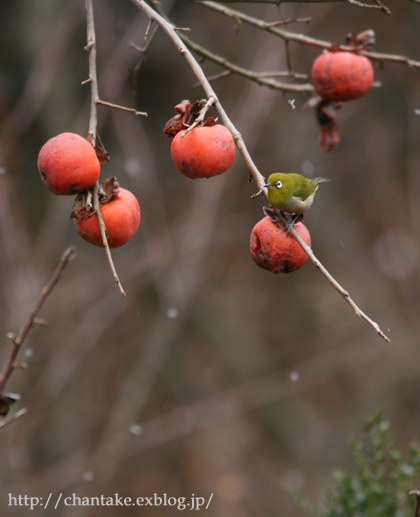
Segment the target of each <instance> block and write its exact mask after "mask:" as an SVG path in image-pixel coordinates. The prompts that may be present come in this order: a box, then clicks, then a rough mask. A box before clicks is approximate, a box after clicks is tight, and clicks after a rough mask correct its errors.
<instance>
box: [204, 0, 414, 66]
mask: <svg viewBox="0 0 420 517" xmlns="http://www.w3.org/2000/svg"><path fill="white" fill-rule="evenodd" d="M419 2H420V0H419ZM197 3H200V4H201V5H204V6H205V7H208V8H209V9H212V10H213V11H216V12H219V13H221V14H224V15H225V16H229V17H230V18H233V19H234V20H239V21H241V22H243V23H248V24H249V25H253V26H254V27H257V28H259V29H262V30H266V31H268V32H271V33H272V34H275V35H276V36H278V37H280V38H282V39H284V40H286V41H294V42H296V43H300V44H301V45H310V46H312V47H317V48H321V49H326V50H330V49H331V48H332V47H333V43H331V42H329V41H324V40H320V39H316V38H311V37H310V36H305V35H304V34H297V33H295V32H291V31H288V30H285V29H279V28H278V27H273V25H272V24H271V23H268V22H265V21H264V20H259V19H258V18H254V17H253V16H249V15H248V14H244V13H242V12H240V11H236V10H234V9H231V8H229V7H225V6H223V5H220V4H218V3H217V2H212V1H207V0H203V1H199V2H197ZM339 48H340V49H341V50H351V49H350V47H346V46H345V45H339ZM359 54H361V55H363V56H366V57H368V58H370V59H374V60H377V61H393V62H395V63H402V64H406V65H408V66H410V67H416V68H420V61H415V60H413V59H410V58H408V57H405V56H398V55H394V54H381V53H379V52H373V51H370V50H360V51H359ZM209 59H210V58H209Z"/></svg>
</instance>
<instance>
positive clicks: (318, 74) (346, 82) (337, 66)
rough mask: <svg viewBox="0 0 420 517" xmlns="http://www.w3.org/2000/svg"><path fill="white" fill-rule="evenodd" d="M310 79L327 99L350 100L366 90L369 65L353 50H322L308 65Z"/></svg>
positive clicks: (358, 96) (360, 95)
mask: <svg viewBox="0 0 420 517" xmlns="http://www.w3.org/2000/svg"><path fill="white" fill-rule="evenodd" d="M311 82H312V84H313V86H314V88H315V91H316V92H317V94H318V95H319V96H320V97H322V98H323V99H325V100H327V101H351V100H355V99H359V98H360V97H362V96H363V95H365V93H367V92H368V91H369V89H370V87H371V86H372V82H373V68H372V65H371V63H370V61H369V60H368V59H367V58H366V57H364V56H360V55H358V54H356V53H354V52H344V51H343V52H324V53H323V54H321V55H320V56H318V57H317V59H316V60H315V62H314V64H313V65H312V71H311Z"/></svg>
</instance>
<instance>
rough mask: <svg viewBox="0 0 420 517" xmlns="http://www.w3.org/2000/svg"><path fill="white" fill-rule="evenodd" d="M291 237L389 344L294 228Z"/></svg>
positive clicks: (385, 337) (355, 310) (285, 223)
mask: <svg viewBox="0 0 420 517" xmlns="http://www.w3.org/2000/svg"><path fill="white" fill-rule="evenodd" d="M276 212H277V213H278V216H279V217H280V218H281V220H282V222H283V223H284V225H285V226H287V224H288V223H289V221H287V219H286V218H285V217H283V216H282V215H281V214H280V212H278V211H277V210H276ZM289 233H290V235H292V237H294V238H295V240H296V241H297V243H298V244H299V246H300V247H301V248H302V249H303V251H304V252H305V253H306V254H307V255H308V257H309V259H310V260H311V261H312V262H313V264H314V265H315V266H316V267H317V268H318V269H319V270H320V271H321V273H322V274H323V275H324V276H325V278H326V279H327V280H328V281H329V282H330V284H331V285H332V286H333V287H334V288H335V289H336V290H337V291H338V292H339V293H340V294H341V296H342V297H343V298H344V299H345V300H346V302H347V303H348V304H349V305H350V307H351V308H352V309H353V310H354V312H355V314H356V316H357V317H358V318H361V319H363V320H365V321H367V322H368V323H369V325H370V326H371V327H373V328H374V329H375V330H376V332H377V333H378V334H379V335H380V336H381V337H382V338H383V339H385V341H387V342H388V343H389V342H390V339H389V337H387V336H386V335H385V334H384V333H383V332H382V330H381V329H380V327H379V325H378V324H377V323H376V322H374V321H373V320H372V319H371V318H369V316H367V315H366V314H365V313H364V312H363V311H362V310H361V309H360V308H359V307H358V306H357V305H356V304H355V302H354V301H353V300H352V298H351V297H350V295H349V293H348V291H346V290H345V289H344V288H343V287H341V285H340V284H339V283H338V282H337V280H335V278H333V276H332V275H331V274H330V273H329V272H328V271H327V269H326V268H325V267H324V266H323V265H322V264H321V262H320V261H319V260H318V259H317V258H316V256H315V254H314V252H313V251H312V248H311V247H310V246H308V245H307V244H306V242H305V241H304V240H303V239H302V238H301V237H300V235H299V234H298V233H297V231H296V230H295V229H294V228H293V229H292V230H291V231H290V232H289Z"/></svg>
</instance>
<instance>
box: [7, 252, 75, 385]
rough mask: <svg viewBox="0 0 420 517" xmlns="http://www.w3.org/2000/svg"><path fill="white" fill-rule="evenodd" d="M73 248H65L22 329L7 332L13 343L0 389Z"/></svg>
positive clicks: (35, 323)
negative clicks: (14, 332) (16, 332)
mask: <svg viewBox="0 0 420 517" xmlns="http://www.w3.org/2000/svg"><path fill="white" fill-rule="evenodd" d="M73 253H74V249H73V248H69V249H68V250H66V251H65V252H64V253H63V255H62V257H61V259H60V262H59V264H58V266H57V269H56V270H55V271H54V273H53V275H52V277H51V279H50V281H49V282H48V284H47V285H46V286H45V287H44V288H43V289H42V291H41V294H40V295H39V298H38V300H37V302H36V303H35V306H34V308H33V309H32V311H31V312H30V314H29V316H28V318H27V320H26V322H25V324H24V325H23V327H22V329H21V330H20V332H19V334H18V335H17V336H16V335H15V334H13V333H11V332H10V333H9V334H8V338H9V339H10V341H12V343H13V348H12V351H11V353H10V357H9V359H8V361H7V364H6V366H5V369H4V371H3V373H1V374H0V391H1V390H3V389H4V387H5V386H6V383H7V381H8V380H9V378H10V376H11V374H12V372H13V370H15V369H16V368H17V367H18V365H17V364H16V358H17V355H18V353H19V350H20V347H21V345H22V343H23V341H24V339H25V337H26V336H27V334H28V332H29V330H30V329H31V327H32V326H33V325H37V324H39V320H38V318H37V316H38V313H39V311H40V310H41V307H42V306H43V305H44V302H45V300H46V299H47V297H48V295H49V294H50V292H51V291H52V289H53V288H54V286H55V284H56V283H57V282H58V281H59V280H60V278H61V276H62V273H63V270H64V268H65V267H66V265H67V262H68V261H69V259H70V257H71V256H72V255H73Z"/></svg>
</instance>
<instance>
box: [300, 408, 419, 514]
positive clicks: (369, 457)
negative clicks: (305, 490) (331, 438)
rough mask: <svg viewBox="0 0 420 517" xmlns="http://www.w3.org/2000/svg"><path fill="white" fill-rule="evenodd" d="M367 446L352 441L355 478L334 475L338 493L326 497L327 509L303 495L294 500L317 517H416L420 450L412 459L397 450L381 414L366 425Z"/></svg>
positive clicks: (414, 451) (416, 449)
mask: <svg viewBox="0 0 420 517" xmlns="http://www.w3.org/2000/svg"><path fill="white" fill-rule="evenodd" d="M365 431H366V434H367V440H366V443H364V442H363V441H362V440H358V439H355V438H352V439H350V440H349V442H348V443H349V447H350V449H351V451H352V453H353V456H354V458H355V461H356V464H357V471H356V473H355V474H347V473H345V472H343V471H341V470H337V471H336V472H334V474H333V476H334V478H335V480H336V487H335V489H334V490H331V491H328V492H327V493H326V497H325V508H323V509H321V508H319V507H318V506H316V505H314V504H312V503H310V502H309V501H308V500H307V499H306V498H305V497H303V496H302V495H300V494H293V495H292V498H293V500H294V501H295V502H296V503H297V504H299V505H300V506H301V507H302V508H303V509H304V510H305V511H306V512H307V513H309V514H310V515H312V516H313V517H413V515H414V506H415V499H414V498H409V496H408V494H409V492H410V491H411V490H413V489H414V488H417V487H418V484H419V481H420V447H419V444H418V443H413V444H411V446H410V448H409V451H408V459H404V458H403V455H402V453H401V452H400V451H399V450H398V449H397V447H396V443H395V439H394V437H393V434H392V431H391V426H390V422H389V421H388V420H385V419H384V418H383V417H382V413H381V412H380V411H378V412H377V413H375V415H374V416H373V417H372V418H371V420H369V422H368V423H367V424H366V427H365Z"/></svg>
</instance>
